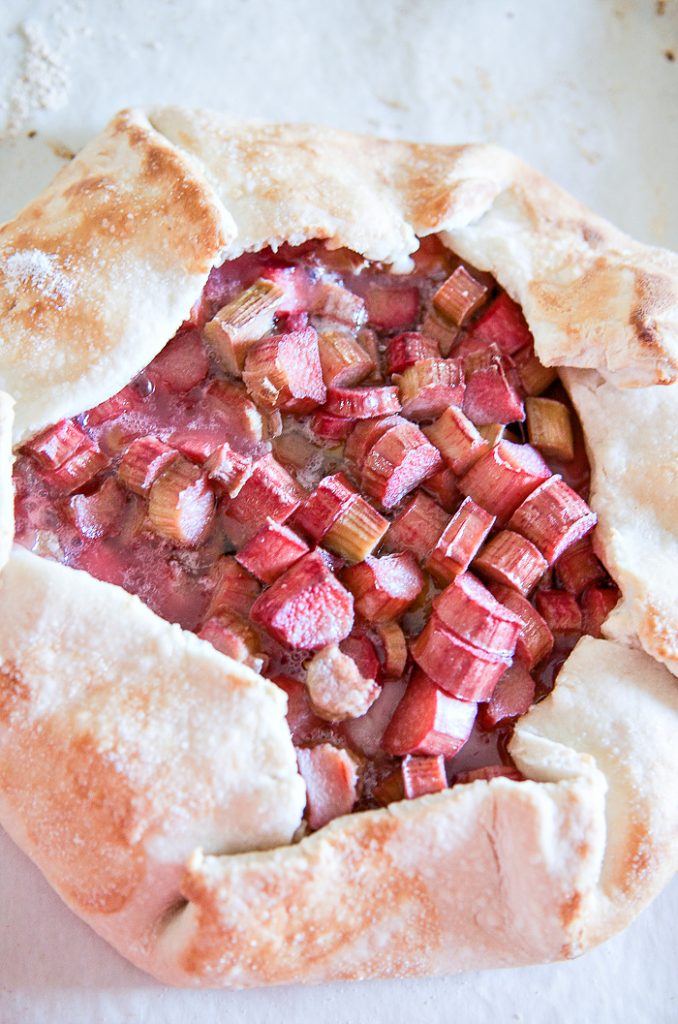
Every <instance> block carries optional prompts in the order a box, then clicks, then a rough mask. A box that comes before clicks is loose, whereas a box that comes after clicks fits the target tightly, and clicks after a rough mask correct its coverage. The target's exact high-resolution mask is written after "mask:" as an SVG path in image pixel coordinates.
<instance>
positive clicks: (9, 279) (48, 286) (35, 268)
mask: <svg viewBox="0 0 678 1024" xmlns="http://www.w3.org/2000/svg"><path fill="white" fill-rule="evenodd" d="M0 270H1V271H2V273H3V275H4V284H5V287H6V288H7V290H8V291H9V292H10V293H11V294H12V295H15V294H16V293H17V292H19V291H20V290H21V289H22V288H24V287H25V286H26V285H28V286H29V287H32V288H34V289H35V290H36V291H38V292H40V293H41V294H42V295H44V296H45V297H46V298H48V299H56V300H58V301H60V302H62V303H63V304H64V305H65V304H66V303H67V302H68V301H69V299H70V298H71V295H72V292H73V286H72V283H71V281H70V280H69V278H68V277H67V276H66V274H64V272H63V271H62V270H61V268H60V267H59V264H58V263H57V259H56V256H53V255H50V254H49V253H46V252H42V251H41V250H40V249H16V250H15V251H14V252H10V253H9V255H7V256H4V257H3V258H2V260H0Z"/></svg>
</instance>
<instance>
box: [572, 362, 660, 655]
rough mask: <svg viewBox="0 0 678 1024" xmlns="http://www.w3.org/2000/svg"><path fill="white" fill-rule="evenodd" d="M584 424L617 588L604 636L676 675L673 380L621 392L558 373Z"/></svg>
mask: <svg viewBox="0 0 678 1024" xmlns="http://www.w3.org/2000/svg"><path fill="white" fill-rule="evenodd" d="M562 377H563V379H564V381H565V384H566V386H567V389H568V391H569V393H570V395H571V396H572V399H573V401H574V404H575V406H576V408H577V411H578V413H579V416H580V418H581V420H582V422H583V424H584V427H585V434H586V441H587V448H588V452H589V458H590V462H591V483H592V493H591V504H592V505H593V507H594V508H595V510H596V512H597V513H598V516H599V525H598V529H597V530H596V534H595V540H596V545H597V546H598V548H599V551H600V555H601V557H602V559H603V561H604V563H605V565H606V566H607V568H608V569H609V571H610V572H611V573H612V575H613V576H614V578H615V579H616V580H617V582H618V583H619V585H620V586H621V589H622V595H623V597H622V600H621V601H620V602H619V604H618V605H617V607H616V608H615V609H614V611H613V613H612V615H611V616H610V617H609V618H608V620H607V622H606V623H605V626H604V632H605V635H606V636H608V637H609V638H610V639H614V640H619V641H620V642H621V643H625V644H632V645H637V644H638V643H640V645H641V646H642V647H643V648H644V649H645V650H646V651H647V652H648V653H649V654H651V655H652V656H653V657H655V658H657V659H658V660H659V661H663V662H664V664H665V665H667V666H668V668H669V669H670V670H671V671H672V672H673V673H674V674H676V675H678V583H677V580H676V574H677V571H678V530H677V526H678V385H676V384H672V385H671V386H669V387H652V388H644V389H643V390H633V391H623V392H622V391H619V390H618V389H617V388H615V387H613V386H611V385H610V384H609V383H606V382H605V381H604V380H603V379H602V378H601V377H600V375H599V374H597V373H595V372H593V371H585V370H563V371H562Z"/></svg>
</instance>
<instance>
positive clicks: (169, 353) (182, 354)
mask: <svg viewBox="0 0 678 1024" xmlns="http://www.w3.org/2000/svg"><path fill="white" fill-rule="evenodd" d="M209 365H210V364H209V359H208V357H207V352H206V351H205V346H204V345H203V343H202V339H201V337H200V334H199V333H198V331H185V332H184V333H182V334H179V335H178V336H177V337H176V338H172V340H171V341H170V342H168V344H167V345H165V347H164V349H163V350H162V352H160V354H159V355H157V356H156V357H155V359H154V360H153V362H152V363H151V364H150V366H149V367H148V376H149V377H150V379H151V380H152V381H153V382H154V383H155V384H158V385H163V386H164V387H166V388H168V389H169V390H170V391H176V392H184V391H190V390H191V388H194V387H195V386H196V385H197V384H199V383H200V382H201V381H203V380H204V379H205V377H206V376H207V372H208V370H209Z"/></svg>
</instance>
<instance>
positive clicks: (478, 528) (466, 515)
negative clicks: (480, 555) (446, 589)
mask: <svg viewBox="0 0 678 1024" xmlns="http://www.w3.org/2000/svg"><path fill="white" fill-rule="evenodd" d="M493 526H494V516H493V515H490V513H489V512H486V511H485V509H484V508H481V507H480V505H476V503H475V501H473V499H472V498H466V500H465V501H464V502H462V504H461V505H460V507H459V508H458V509H457V511H456V512H455V514H454V515H453V516H452V518H451V519H450V521H449V522H448V524H447V526H446V527H445V529H444V530H443V532H442V534H441V535H440V538H439V539H438V542H437V544H436V545H435V547H434V548H433V550H432V551H431V554H430V556H429V558H428V561H427V562H426V568H427V569H428V571H429V572H430V573H431V575H432V576H434V577H435V578H436V580H438V581H439V582H440V583H451V582H452V580H453V579H454V578H455V577H456V576H459V575H460V574H461V573H462V572H466V570H467V569H468V567H469V565H470V564H471V562H472V561H473V559H474V558H475V556H476V553H477V552H478V549H479V548H480V545H481V544H482V543H483V541H484V540H485V538H486V537H487V535H488V533H489V532H490V530H491V529H492V527H493Z"/></svg>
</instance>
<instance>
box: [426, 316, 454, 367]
mask: <svg viewBox="0 0 678 1024" xmlns="http://www.w3.org/2000/svg"><path fill="white" fill-rule="evenodd" d="M421 331H422V334H425V335H426V337H427V338H430V339H431V341H435V343H436V345H437V346H438V348H439V350H440V355H441V356H445V357H446V356H448V355H449V354H450V352H451V351H452V350H453V349H455V348H456V346H457V343H458V341H459V338H460V337H461V330H460V328H459V327H457V326H456V324H451V323H450V322H449V320H446V319H445V317H442V316H440V315H439V314H438V313H436V311H435V309H432V310H430V311H429V312H428V313H427V314H426V316H425V317H424V322H423V324H422V325H421Z"/></svg>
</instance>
